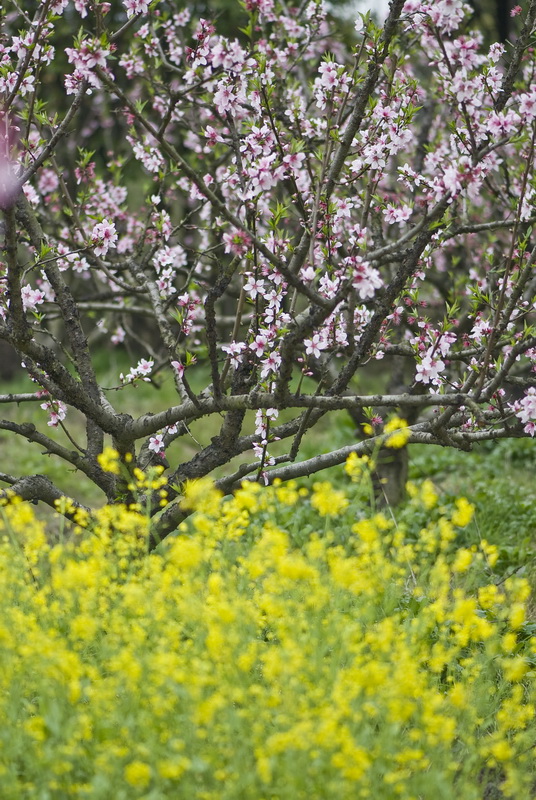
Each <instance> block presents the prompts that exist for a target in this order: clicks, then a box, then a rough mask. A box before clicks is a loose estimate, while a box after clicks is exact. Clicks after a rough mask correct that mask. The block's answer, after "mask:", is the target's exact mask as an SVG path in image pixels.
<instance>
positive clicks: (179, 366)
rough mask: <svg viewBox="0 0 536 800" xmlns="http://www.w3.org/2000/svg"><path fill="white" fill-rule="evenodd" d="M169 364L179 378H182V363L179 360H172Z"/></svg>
mask: <svg viewBox="0 0 536 800" xmlns="http://www.w3.org/2000/svg"><path fill="white" fill-rule="evenodd" d="M171 366H172V367H173V369H174V370H175V372H176V373H177V375H178V376H179V378H182V376H183V375H184V364H181V362H180V361H172V362H171Z"/></svg>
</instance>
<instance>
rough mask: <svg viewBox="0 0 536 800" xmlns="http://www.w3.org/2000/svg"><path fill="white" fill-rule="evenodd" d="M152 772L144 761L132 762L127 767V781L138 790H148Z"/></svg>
mask: <svg viewBox="0 0 536 800" xmlns="http://www.w3.org/2000/svg"><path fill="white" fill-rule="evenodd" d="M151 774H152V770H151V767H150V766H149V764H145V763H144V762H143V761H131V762H130V764H127V766H126V767H125V780H126V782H127V783H129V784H130V786H134V787H135V788H136V789H146V788H147V787H148V786H149V783H150V782H151Z"/></svg>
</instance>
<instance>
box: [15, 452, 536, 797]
mask: <svg viewBox="0 0 536 800" xmlns="http://www.w3.org/2000/svg"><path fill="white" fill-rule="evenodd" d="M354 461H355V460H354ZM350 463H352V462H350ZM359 470H361V466H359V467H355V466H354V467H351V470H350V474H351V475H352V474H353V475H356V474H357V472H358V471H359ZM133 478H134V480H135V481H136V482H138V483H141V482H142V481H143V482H145V485H148V486H150V485H152V482H154V481H155V480H157V481H160V480H161V476H159V475H156V476H155V475H154V474H153V473H151V475H144V476H141V475H137V476H135V475H134V476H133ZM160 488H161V489H163V484H162V485H161V486H160ZM183 489H184V497H185V499H186V502H187V503H191V504H192V505H193V506H194V507H195V508H197V511H196V512H195V513H193V514H192V515H191V516H190V517H188V518H187V519H186V520H185V521H184V522H183V523H182V524H181V526H180V531H178V532H177V534H175V535H172V536H170V537H169V538H168V539H167V540H166V541H165V542H164V543H163V544H162V546H161V547H160V548H159V550H158V552H156V553H152V554H150V555H149V554H147V552H146V547H145V543H146V539H147V537H148V535H149V533H150V528H149V523H148V521H147V517H146V515H145V514H143V513H142V512H141V511H137V510H135V509H132V508H125V507H122V506H114V507H104V508H103V509H102V510H101V511H99V512H97V513H96V515H95V518H94V519H92V521H91V522H90V523H89V528H88V530H87V531H81V532H80V533H79V534H78V535H77V537H76V538H73V539H69V538H68V537H67V538H66V539H65V540H64V541H63V542H62V543H60V544H57V545H54V546H50V544H49V543H48V542H47V538H46V530H45V529H44V526H42V525H41V523H39V522H38V521H37V520H36V519H35V516H34V512H33V509H32V508H31V507H30V506H28V505H26V504H22V503H20V502H14V503H10V504H8V505H6V506H4V507H3V509H2V512H3V517H2V521H1V525H2V526H3V528H2V533H3V534H5V535H4V538H2V537H0V611H1V613H0V620H1V622H0V648H1V649H2V670H1V671H0V710H1V712H2V715H3V719H4V721H5V724H4V726H2V729H0V745H1V747H0V789H1V791H0V794H2V795H3V796H5V797H17V798H21V800H30V798H34V797H38V796H50V797H63V796H65V797H68V796H72V795H73V793H74V792H75V791H76V793H77V796H80V797H81V798H87V800H98V799H100V798H108V797H120V796H125V797H133V798H134V797H149V796H151V797H152V796H153V795H154V796H155V797H156V796H161V797H188V798H192V800H207V799H208V798H213V800H225V798H229V800H232V798H235V797H243V798H244V800H257V798H259V797H278V798H281V800H296V799H297V798H306V797H308V796H311V797H319V798H320V797H323V796H326V797H328V796H329V797H341V798H349V797H352V798H353V797H363V798H373V797H385V798H389V800H391V798H396V797H401V798H419V797H432V796H434V795H435V794H438V796H439V793H440V792H443V794H445V792H446V793H447V794H449V796H450V795H451V794H452V796H454V795H455V794H459V795H460V797H463V798H464V800H466V799H467V800H472V798H475V800H478V798H481V797H482V794H483V791H484V788H485V782H487V781H488V778H489V779H490V780H491V779H493V780H495V781H496V782H497V783H498V784H500V786H499V788H500V791H501V792H502V793H503V795H504V796H505V797H506V796H510V797H514V796H516V797H528V796H529V795H530V792H531V791H532V786H533V785H534V780H535V775H534V761H533V753H532V748H533V743H534V740H535V737H536V723H535V714H534V708H535V706H536V680H535V677H534V674H533V672H532V670H531V665H532V662H533V658H534V652H535V651H536V640H531V639H530V638H527V636H526V635H525V625H526V620H527V616H528V612H527V602H528V601H529V594H530V586H529V584H528V583H527V581H526V580H524V579H521V578H516V577H513V578H511V579H509V580H507V581H504V582H503V583H502V584H501V585H500V586H497V585H496V584H495V582H493V580H490V574H489V569H490V559H489V556H490V555H491V556H493V555H494V551H493V550H492V549H491V548H492V546H491V545H488V544H487V543H485V542H482V543H481V544H480V545H479V546H475V547H471V546H467V547H465V548H461V549H460V548H458V547H457V546H456V535H457V533H456V530H457V528H459V527H460V525H461V524H462V523H463V521H464V520H468V517H469V515H470V514H472V510H471V511H470V510H469V507H470V504H469V503H468V502H467V501H463V502H458V503H455V504H453V505H449V504H447V503H445V505H444V506H441V508H438V506H437V493H436V490H435V489H434V488H433V487H432V486H431V485H427V486H426V487H425V486H423V484H420V485H415V492H414V498H415V500H412V501H411V502H416V503H417V505H425V506H426V503H425V502H424V500H423V498H424V497H428V498H429V500H428V506H427V522H426V527H425V528H421V529H419V528H415V529H411V525H410V523H409V522H408V520H406V521H405V523H404V526H397V525H396V522H395V521H394V520H392V519H388V518H386V517H385V516H383V515H381V514H375V515H367V514H366V513H365V512H364V509H363V507H362V506H359V504H358V503H357V502H356V494H354V492H358V489H359V487H358V486H356V483H354V482H352V483H350V482H348V484H347V489H346V490H345V491H343V490H342V489H340V488H335V487H333V486H332V485H331V484H329V483H327V482H322V483H317V484H315V486H314V489H313V492H312V494H311V495H309V494H307V493H306V492H303V490H302V489H301V488H300V487H299V486H297V485H290V486H287V487H283V486H281V485H279V486H278V485H276V486H273V487H266V488H264V487H260V486H258V485H257V484H252V483H248V484H244V486H243V487H242V489H240V490H239V491H238V492H237V493H236V495H235V496H234V497H231V498H222V497H221V496H220V495H219V493H217V492H215V491H214V490H213V489H212V487H211V486H210V485H208V484H206V483H200V484H197V485H196V484H195V483H194V484H193V485H189V484H187V485H186V486H185V487H183ZM298 499H299V503H298V502H297V501H298ZM410 508H411V503H410ZM319 516H320V517H323V516H324V517H326V518H328V519H327V521H328V522H329V524H330V530H329V531H327V532H326V531H325V530H324V527H325V521H324V520H322V522H321V524H319V519H318V518H319ZM334 517H336V519H337V525H336V526H335V525H333V523H332V519H333V518H334ZM465 524H467V521H466V522H465ZM30 555H31V559H30V558H29V556H30ZM73 787H74V788H73ZM318 787H323V788H322V790H319V789H318ZM324 787H325V794H322V792H324Z"/></svg>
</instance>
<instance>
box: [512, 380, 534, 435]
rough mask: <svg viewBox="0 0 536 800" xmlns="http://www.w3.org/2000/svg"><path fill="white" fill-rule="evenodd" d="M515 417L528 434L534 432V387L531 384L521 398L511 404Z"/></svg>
mask: <svg viewBox="0 0 536 800" xmlns="http://www.w3.org/2000/svg"><path fill="white" fill-rule="evenodd" d="M513 408H514V410H515V412H516V417H518V419H520V420H521V422H522V423H523V424H524V425H525V427H524V431H525V433H528V434H529V435H530V436H534V434H535V433H536V425H535V422H536V388H535V387H534V386H531V387H530V388H529V389H528V390H527V393H526V395H525V397H524V398H523V399H522V400H518V401H517V402H516V403H514V404H513Z"/></svg>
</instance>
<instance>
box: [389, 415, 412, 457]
mask: <svg viewBox="0 0 536 800" xmlns="http://www.w3.org/2000/svg"><path fill="white" fill-rule="evenodd" d="M383 431H384V433H390V434H391V436H388V437H387V439H386V440H385V443H384V444H385V446H386V447H392V448H393V449H396V450H398V449H400V448H401V447H405V446H406V445H407V443H408V441H409V439H410V438H411V430H410V428H409V427H408V423H407V422H406V420H405V419H402V418H401V417H397V416H394V417H391V419H390V420H389V422H387V424H386V425H385V426H384V429H383Z"/></svg>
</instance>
